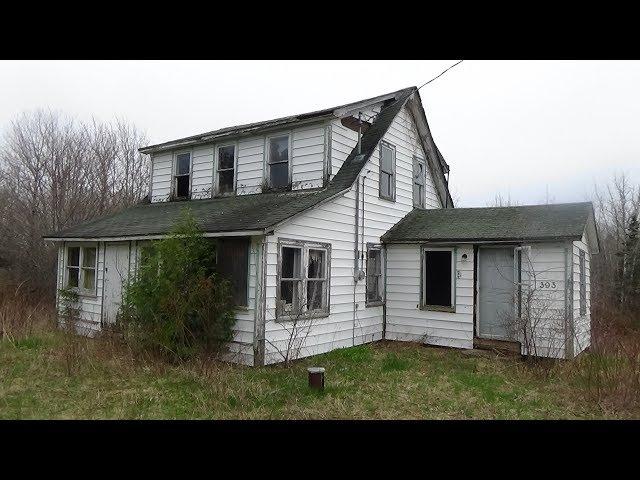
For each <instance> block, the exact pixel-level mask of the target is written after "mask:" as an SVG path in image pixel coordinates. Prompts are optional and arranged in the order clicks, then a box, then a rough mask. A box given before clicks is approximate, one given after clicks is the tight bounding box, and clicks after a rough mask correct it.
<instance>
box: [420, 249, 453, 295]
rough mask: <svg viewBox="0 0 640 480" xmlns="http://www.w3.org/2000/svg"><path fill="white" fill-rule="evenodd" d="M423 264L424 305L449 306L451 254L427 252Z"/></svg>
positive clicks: (448, 252) (447, 252)
mask: <svg viewBox="0 0 640 480" xmlns="http://www.w3.org/2000/svg"><path fill="white" fill-rule="evenodd" d="M424 263H425V273H424V282H425V299H424V300H425V302H424V303H425V304H426V305H438V306H443V307H450V306H451V252H450V251H427V252H425V255H424Z"/></svg>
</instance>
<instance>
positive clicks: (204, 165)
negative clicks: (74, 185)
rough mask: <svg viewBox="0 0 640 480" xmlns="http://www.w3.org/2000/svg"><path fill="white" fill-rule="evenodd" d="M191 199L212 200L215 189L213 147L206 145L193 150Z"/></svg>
mask: <svg viewBox="0 0 640 480" xmlns="http://www.w3.org/2000/svg"><path fill="white" fill-rule="evenodd" d="M191 171H192V175H193V177H192V179H191V198H193V199H194V200H197V199H199V198H210V197H211V190H212V187H213V146H212V145H204V146H199V147H196V148H194V149H193V160H192V167H191Z"/></svg>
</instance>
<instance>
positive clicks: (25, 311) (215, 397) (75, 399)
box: [0, 297, 640, 419]
mask: <svg viewBox="0 0 640 480" xmlns="http://www.w3.org/2000/svg"><path fill="white" fill-rule="evenodd" d="M9 303H11V304H12V305H8V304H9ZM33 308H34V309H35V310H31V309H29V308H24V307H23V308H19V307H18V306H16V305H15V299H14V300H11V301H8V300H7V297H5V298H4V300H3V303H0V311H1V312H2V314H1V315H2V317H0V318H2V321H3V322H4V323H3V325H4V327H3V328H5V330H4V331H5V332H8V334H7V335H5V338H4V340H2V341H1V342H0V418H125V419H129V418H132V419H143V418H169V419H173V418H220V419H226V418H238V419H254V418H294V419H298V418H300V419H306V418H354V419H368V418H385V419H405V418H430V419H458V418H500V419H536V418H639V417H640V410H639V406H638V405H637V398H638V384H637V376H636V377H635V378H636V380H633V381H632V380H628V379H627V378H625V375H627V376H628V374H629V372H630V370H629V369H630V368H631V366H633V365H635V367H633V368H636V370H635V372H636V375H637V357H633V353H632V352H631V351H630V350H629V349H630V348H632V345H635V346H636V347H637V343H634V342H637V337H635V338H636V339H635V340H634V339H631V340H628V341H627V340H625V342H628V343H625V345H626V346H625V347H621V348H626V349H627V350H619V351H616V352H613V351H610V350H609V351H605V350H603V349H604V347H602V346H600V345H599V344H595V345H594V348H595V351H594V352H592V353H589V354H585V355H583V356H581V357H580V358H579V359H577V360H576V361H574V362H559V363H558V362H548V363H547V365H546V367H545V368H540V365H536V364H532V365H530V364H528V363H525V362H522V361H521V360H519V359H514V358H505V357H499V356H489V357H480V356H470V355H467V354H465V353H464V352H462V351H457V350H452V349H442V348H429V347H425V346H422V345H419V344H410V343H400V342H379V343H376V344H369V345H362V346H357V347H352V348H347V349H341V350H336V351H333V352H330V353H327V354H325V355H320V356H317V357H313V358H309V359H304V360H301V361H297V362H294V363H293V364H292V365H291V367H290V368H283V367H281V366H270V367H262V368H251V367H243V366H238V365H229V364H225V363H222V362H218V361H215V360H212V359H207V358H199V359H195V360H191V361H189V362H183V363H177V364H170V363H167V362H165V361H162V360H160V359H158V358H154V357H152V356H150V355H147V354H144V353H141V352H137V351H134V350H132V349H130V348H129V347H128V346H127V345H126V344H123V343H122V342H121V341H120V340H118V339H116V338H113V337H109V336H103V337H101V338H96V339H87V338H84V337H78V336H75V335H72V334H68V333H67V332H64V331H61V330H58V329H55V328H53V323H52V318H53V317H52V312H51V308H49V309H46V308H44V307H33ZM23 315H24V316H23ZM17 316H20V317H21V318H24V319H27V321H26V322H25V325H20V322H19V321H17V320H16V318H17ZM7 325H9V326H10V327H7ZM627 335H629V334H628V332H627ZM624 338H629V337H628V336H627V337H624ZM606 348H609V349H611V348H612V347H611V346H610V345H609V344H607V347H606ZM622 355H629V357H625V358H628V359H632V358H636V363H635V364H634V363H633V361H631V360H629V361H625V362H622V361H620V360H619V359H620V358H621V357H622ZM310 365H321V366H324V367H325V368H326V370H327V374H326V375H327V377H326V384H327V387H326V389H325V391H324V392H321V393H318V392H316V391H312V390H309V389H308V387H307V385H306V382H307V378H306V367H307V366H310ZM634 382H636V383H634ZM622 391H624V392H625V393H624V394H622V393H621V392H622ZM634 395H635V399H632V397H633V396H634Z"/></svg>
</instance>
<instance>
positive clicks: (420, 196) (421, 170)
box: [413, 157, 425, 208]
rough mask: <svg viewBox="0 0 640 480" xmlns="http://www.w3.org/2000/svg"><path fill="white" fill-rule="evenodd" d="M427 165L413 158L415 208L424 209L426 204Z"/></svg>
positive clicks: (419, 159) (421, 160)
mask: <svg viewBox="0 0 640 480" xmlns="http://www.w3.org/2000/svg"><path fill="white" fill-rule="evenodd" d="M424 183H425V163H424V160H423V159H421V158H418V157H413V206H414V207H420V208H424V204H425V192H424Z"/></svg>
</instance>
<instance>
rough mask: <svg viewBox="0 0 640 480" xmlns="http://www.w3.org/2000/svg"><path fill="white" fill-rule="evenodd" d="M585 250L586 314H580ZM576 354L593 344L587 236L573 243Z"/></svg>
mask: <svg viewBox="0 0 640 480" xmlns="http://www.w3.org/2000/svg"><path fill="white" fill-rule="evenodd" d="M581 250H582V251H583V252H585V257H584V264H585V283H586V285H585V286H586V300H587V311H586V315H580V251H581ZM571 257H572V262H573V305H572V308H573V328H574V340H573V347H574V355H577V354H579V353H580V352H582V351H583V350H584V349H585V348H587V347H588V346H589V345H590V344H591V258H590V255H589V246H588V244H587V241H586V238H585V237H584V236H583V238H582V239H581V240H576V241H574V242H573V243H572V255H571Z"/></svg>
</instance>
